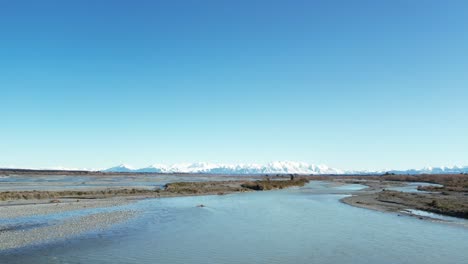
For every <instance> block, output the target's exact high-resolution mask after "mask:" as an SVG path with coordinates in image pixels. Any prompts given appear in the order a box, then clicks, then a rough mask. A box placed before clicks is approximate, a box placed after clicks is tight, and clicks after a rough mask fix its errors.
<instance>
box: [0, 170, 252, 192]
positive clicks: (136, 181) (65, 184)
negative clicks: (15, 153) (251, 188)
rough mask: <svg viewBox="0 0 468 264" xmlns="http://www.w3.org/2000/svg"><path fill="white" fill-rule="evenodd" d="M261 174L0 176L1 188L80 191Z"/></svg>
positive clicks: (5, 189)
mask: <svg viewBox="0 0 468 264" xmlns="http://www.w3.org/2000/svg"><path fill="white" fill-rule="evenodd" d="M258 178H261V177H251V176H212V175H173V174H133V175H90V176H86V175H85V176H79V175H78V176H70V175H52V176H50V175H12V176H6V177H2V178H0V191H32V190H47V191H58V190H80V189H103V188H124V187H125V188H141V189H144V188H147V189H154V188H161V187H163V186H164V185H165V184H167V183H171V182H180V181H191V182H200V181H229V180H239V179H244V180H251V179H258Z"/></svg>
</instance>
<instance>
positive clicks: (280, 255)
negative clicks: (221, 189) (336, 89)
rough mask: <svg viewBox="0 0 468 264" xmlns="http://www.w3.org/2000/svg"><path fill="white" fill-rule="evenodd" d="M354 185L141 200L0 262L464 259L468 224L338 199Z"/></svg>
mask: <svg viewBox="0 0 468 264" xmlns="http://www.w3.org/2000/svg"><path fill="white" fill-rule="evenodd" d="M359 188H362V186H357V185H351V186H350V185H348V186H334V185H331V184H329V183H323V182H312V183H310V184H309V185H307V186H306V187H304V188H293V189H288V190H281V191H270V192H254V193H239V194H231V195H223V196H199V197H178V198H163V199H150V200H143V201H140V202H138V203H136V204H133V205H131V206H130V207H131V208H132V209H135V210H141V211H142V214H141V215H140V216H139V217H137V218H135V219H132V220H131V221H129V222H128V223H126V224H123V225H117V226H115V227H114V228H112V229H110V230H107V231H104V232H94V233H91V234H87V235H84V236H81V237H79V238H76V239H73V240H70V241H68V242H59V243H55V244H50V245H46V246H42V247H35V248H29V249H24V250H20V251H17V252H13V253H8V254H3V255H0V263H40V264H41V263H171V264H177V263H184V264H186V263H204V264H205V263H226V264H227V263H282V264H286V263H352V264H354V263H383V264H385V263H389V264H390V263H391V264H394V263H412V264H415V263H429V264H430V263H437V264H440V263H457V264H458V263H466V259H467V258H468V228H464V227H459V226H451V225H447V224H441V223H434V222H429V221H423V220H419V219H416V218H412V217H399V216H397V215H396V214H390V213H381V212H376V211H371V210H366V209H361V208H355V207H351V206H348V205H345V204H342V203H340V202H339V199H340V198H342V197H344V196H345V193H349V192H350V191H353V190H357V189H359ZM325 190H328V191H329V193H334V194H325V193H324V191H325ZM335 193H342V194H335ZM198 204H204V205H206V207H203V208H199V207H196V205H198Z"/></svg>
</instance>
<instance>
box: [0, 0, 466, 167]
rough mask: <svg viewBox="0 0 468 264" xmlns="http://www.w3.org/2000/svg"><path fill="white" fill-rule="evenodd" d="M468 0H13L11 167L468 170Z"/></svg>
mask: <svg viewBox="0 0 468 264" xmlns="http://www.w3.org/2000/svg"><path fill="white" fill-rule="evenodd" d="M467 14H468V2H467V1H431V0H420V1H407V0H401V1H398V0H389V1H372V0H368V1H345V0H343V1H333V0H326V1H325V0H324V1H291V0H288V1H286V0H285V1H272V0H262V1H254V0H249V1H242V0H239V1H222V0H212V1H199V0H193V1H178V0H170V1H169V0H168V1H149V0H148V1H117V0H109V1H95V0H93V1H91V0H89V1H85V0H80V1H61V0H57V1H49V0H41V1H34V0H31V1H22V0H15V1H1V2H0V122H1V123H0V166H12V165H13V166H18V167H53V166H65V167H84V168H104V167H109V166H112V165H116V164H118V163H121V162H125V163H129V164H132V165H134V166H137V167H138V166H146V165H149V164H152V163H176V162H192V161H209V162H226V163H237V162H248V163H249V162H258V163H263V162H268V161H275V160H296V161H305V162H309V163H320V164H327V165H329V166H332V167H338V168H343V169H383V168H395V169H396V168H418V167H422V166H428V165H434V166H440V165H456V164H460V165H468V15H467Z"/></svg>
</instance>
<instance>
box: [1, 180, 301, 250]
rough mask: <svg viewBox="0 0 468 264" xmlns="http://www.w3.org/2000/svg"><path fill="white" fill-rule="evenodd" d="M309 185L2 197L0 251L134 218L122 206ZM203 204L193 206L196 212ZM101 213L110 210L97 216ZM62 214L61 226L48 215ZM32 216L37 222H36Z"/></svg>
mask: <svg viewBox="0 0 468 264" xmlns="http://www.w3.org/2000/svg"><path fill="white" fill-rule="evenodd" d="M307 182H308V180H305V179H296V180H269V179H266V180H259V181H213V182H177V183H168V184H166V186H165V187H164V189H155V190H148V189H125V188H123V189H106V190H79V191H76V190H70V191H13V192H1V193H0V199H2V200H3V201H1V202H0V250H12V249H16V248H20V247H25V246H32V245H36V244H40V243H43V242H50V241H55V240H58V239H67V238H69V237H73V236H77V235H80V234H83V233H86V232H91V231H93V230H99V229H105V228H108V227H110V226H112V225H115V224H119V223H123V222H125V221H128V220H129V219H131V218H132V217H134V216H135V215H137V214H138V212H135V211H131V210H129V209H128V208H127V207H126V206H125V205H128V204H130V203H133V202H135V201H137V200H141V199H146V198H163V197H176V196H199V195H224V194H228V193H236V192H248V191H262V190H274V189H283V188H288V187H293V186H304V185H305V184H306V183H307ZM196 206H199V207H203V206H204V205H195V204H194V207H196ZM97 208H101V209H104V208H106V210H110V211H106V212H98V213H96V211H95V210H89V209H97ZM69 212H81V213H82V214H81V213H80V214H78V216H73V214H72V215H71V216H68V215H65V216H62V217H59V218H60V219H61V220H60V221H50V219H48V218H49V216H54V215H61V214H62V215H63V214H64V213H69ZM30 217H33V218H37V217H41V220H40V221H39V222H37V220H36V221H31V220H30V219H28V218H30Z"/></svg>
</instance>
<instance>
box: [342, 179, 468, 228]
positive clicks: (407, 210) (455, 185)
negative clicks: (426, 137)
mask: <svg viewBox="0 0 468 264" xmlns="http://www.w3.org/2000/svg"><path fill="white" fill-rule="evenodd" d="M391 177H393V178H394V181H378V180H369V181H365V180H361V179H359V181H360V183H361V184H364V185H367V186H369V188H367V189H365V190H363V191H361V192H357V193H356V194H355V195H353V196H350V197H346V198H343V199H342V200H341V201H342V202H343V203H346V204H349V205H352V206H356V207H361V208H367V209H373V210H379V211H385V212H396V213H404V214H408V215H411V216H415V217H418V218H429V217H426V216H421V215H419V214H414V213H412V211H414V210H420V211H425V212H431V213H435V214H440V215H445V216H452V217H458V218H465V219H468V188H467V186H468V177H467V176H466V175H450V176H448V175H430V176H427V175H426V176H421V177H420V178H417V179H418V180H426V181H427V182H431V183H437V184H441V185H442V186H440V187H434V186H421V187H418V190H419V191H420V192H411V193H408V192H400V191H395V190H388V189H387V188H389V183H390V184H391V183H395V184H397V185H398V184H402V183H403V184H407V183H409V182H404V181H401V180H412V179H413V178H408V177H406V178H402V176H391ZM391 177H390V178H391ZM403 177H404V176H403ZM345 181H347V182H349V181H352V180H350V179H347V180H345Z"/></svg>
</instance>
